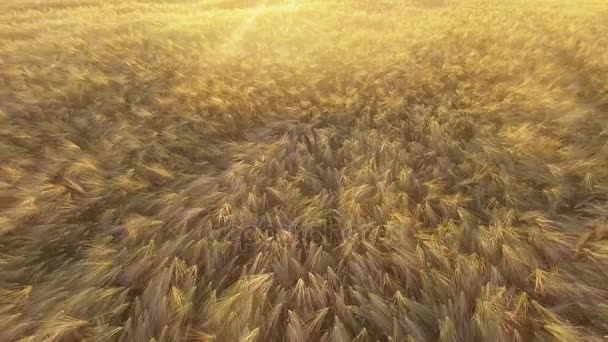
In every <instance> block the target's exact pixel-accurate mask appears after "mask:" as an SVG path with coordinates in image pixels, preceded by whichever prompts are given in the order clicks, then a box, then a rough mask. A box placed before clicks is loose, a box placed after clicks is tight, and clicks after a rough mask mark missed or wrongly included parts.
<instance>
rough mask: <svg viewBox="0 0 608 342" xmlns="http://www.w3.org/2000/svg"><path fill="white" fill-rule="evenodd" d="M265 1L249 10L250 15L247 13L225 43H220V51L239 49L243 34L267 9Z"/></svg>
mask: <svg viewBox="0 0 608 342" xmlns="http://www.w3.org/2000/svg"><path fill="white" fill-rule="evenodd" d="M266 3H267V0H264V2H263V3H262V4H260V5H259V6H257V7H256V8H255V9H253V10H251V15H249V16H248V17H247V19H246V20H245V21H244V22H243V23H242V24H241V25H240V26H238V27H237V28H236V29H235V30H234V31H233V32H232V34H231V35H230V38H228V40H227V41H226V43H224V45H222V51H224V52H229V51H238V50H239V45H240V43H241V42H242V41H243V37H244V36H245V34H246V33H247V32H249V31H250V30H251V28H252V27H254V26H255V25H256V23H257V20H258V19H259V17H260V16H261V15H262V14H263V13H264V12H266V11H267V9H268V8H267V6H266Z"/></svg>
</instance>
